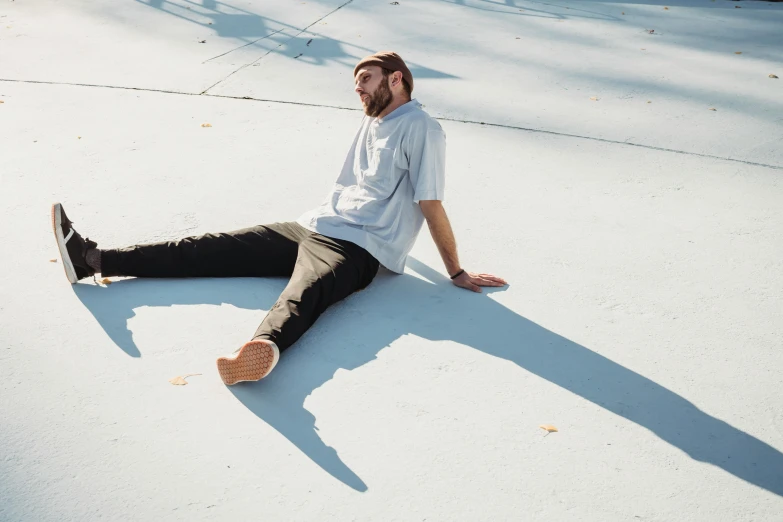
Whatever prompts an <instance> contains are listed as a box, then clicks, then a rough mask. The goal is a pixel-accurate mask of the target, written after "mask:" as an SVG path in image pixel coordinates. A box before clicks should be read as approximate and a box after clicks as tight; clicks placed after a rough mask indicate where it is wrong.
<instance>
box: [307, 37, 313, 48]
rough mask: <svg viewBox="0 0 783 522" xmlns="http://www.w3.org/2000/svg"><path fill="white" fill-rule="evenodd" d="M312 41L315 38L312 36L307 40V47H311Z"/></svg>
mask: <svg viewBox="0 0 783 522" xmlns="http://www.w3.org/2000/svg"><path fill="white" fill-rule="evenodd" d="M311 43H313V39H312V38H310V39H309V40H308V41H307V47H310V44H311Z"/></svg>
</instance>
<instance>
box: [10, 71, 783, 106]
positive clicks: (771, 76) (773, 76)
mask: <svg viewBox="0 0 783 522" xmlns="http://www.w3.org/2000/svg"><path fill="white" fill-rule="evenodd" d="M769 77H770V78H777V76H776V75H774V74H770V75H769ZM0 103H3V102H1V101H0Z"/></svg>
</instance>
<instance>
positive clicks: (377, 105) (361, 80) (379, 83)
mask: <svg viewBox="0 0 783 522" xmlns="http://www.w3.org/2000/svg"><path fill="white" fill-rule="evenodd" d="M389 79H390V76H389V77H384V76H383V70H382V69H381V68H380V67H378V66H377V65H370V66H368V67H362V68H361V69H359V72H358V73H357V74H356V78H355V81H356V87H355V88H354V90H355V91H356V94H358V95H359V97H360V98H361V100H362V106H363V107H364V113H365V114H366V115H367V116H370V117H371V118H376V117H377V116H378V115H379V114H380V113H382V112H383V110H384V109H385V108H386V107H388V106H389V104H390V103H391V102H392V99H393V96H392V92H391V89H390V88H389Z"/></svg>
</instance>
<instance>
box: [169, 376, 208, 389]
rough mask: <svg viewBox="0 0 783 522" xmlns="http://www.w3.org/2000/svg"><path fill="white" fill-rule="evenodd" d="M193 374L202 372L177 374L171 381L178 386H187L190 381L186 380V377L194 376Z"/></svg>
mask: <svg viewBox="0 0 783 522" xmlns="http://www.w3.org/2000/svg"><path fill="white" fill-rule="evenodd" d="M193 375H201V374H200V373H188V374H186V375H177V376H176V377H174V378H173V379H169V382H170V383H171V384H174V385H176V386H185V385H186V384H187V383H188V381H186V380H185V379H187V378H188V377H192V376H193Z"/></svg>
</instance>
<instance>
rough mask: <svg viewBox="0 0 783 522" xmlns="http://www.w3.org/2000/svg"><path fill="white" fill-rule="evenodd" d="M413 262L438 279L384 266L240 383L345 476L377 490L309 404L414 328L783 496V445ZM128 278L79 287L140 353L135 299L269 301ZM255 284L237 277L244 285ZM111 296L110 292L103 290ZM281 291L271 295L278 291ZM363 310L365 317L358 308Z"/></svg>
mask: <svg viewBox="0 0 783 522" xmlns="http://www.w3.org/2000/svg"><path fill="white" fill-rule="evenodd" d="M408 267H409V268H411V269H412V270H413V271H415V272H416V273H418V274H419V275H421V276H422V277H424V278H425V279H427V280H423V279H419V278H417V277H414V276H410V275H402V276H391V275H379V276H378V278H377V279H376V281H375V282H374V283H373V284H372V285H371V286H370V287H369V288H368V289H367V290H365V291H363V292H360V293H358V294H355V295H353V296H351V297H350V298H349V299H348V300H350V306H351V308H352V309H355V310H358V311H360V312H353V313H352V315H351V316H350V317H346V316H345V315H343V314H341V313H340V311H341V310H340V309H341V308H344V307H345V303H346V302H343V303H338V304H337V305H335V306H334V307H332V308H331V309H330V310H328V311H327V312H326V313H325V314H324V316H323V317H322V318H321V319H319V322H318V323H317V324H316V325H315V326H314V328H313V329H311V330H310V331H309V332H308V333H307V334H305V336H309V335H318V330H319V326H324V323H326V326H327V327H329V326H331V325H329V324H328V322H331V321H334V325H335V326H339V327H340V328H341V329H343V330H344V331H345V332H346V335H341V336H340V337H338V338H322V339H319V341H318V343H303V346H297V345H294V346H293V347H291V348H290V349H289V350H287V351H286V352H285V353H284V355H283V357H281V359H280V363H279V364H278V365H277V367H276V368H275V371H274V372H272V374H270V376H269V377H267V378H266V379H264V380H262V381H260V382H257V383H244V384H240V385H237V386H233V387H231V388H230V390H231V392H232V393H233V394H234V395H235V396H236V398H237V399H239V400H240V401H241V402H242V404H244V405H245V406H246V407H247V408H248V409H249V410H250V411H252V412H253V413H254V414H255V415H257V416H258V417H259V418H261V419H262V420H264V421H265V422H266V423H268V424H269V425H270V426H272V427H273V428H275V429H276V430H277V431H278V432H279V433H280V434H281V435H283V436H284V437H286V438H287V439H288V440H289V441H291V442H292V443H293V444H294V445H296V446H297V447H298V448H299V449H300V450H301V451H302V452H303V453H304V454H305V455H307V456H308V457H309V458H310V459H312V460H313V462H315V463H316V464H318V465H319V466H320V467H321V468H322V469H324V470H325V471H326V472H327V473H329V474H331V475H332V476H333V477H335V478H336V479H338V480H340V481H342V482H343V483H345V484H346V485H348V486H350V487H351V488H353V489H355V490H358V491H366V490H367V486H366V484H365V483H364V482H363V481H362V480H361V478H359V477H358V476H357V475H356V474H355V473H354V472H353V471H352V470H351V469H350V468H349V467H348V466H347V465H346V464H345V463H343V461H342V460H341V459H340V457H339V455H338V453H337V451H336V450H335V449H334V448H332V447H330V446H328V445H326V444H325V443H324V442H323V441H322V440H321V438H320V437H319V435H318V432H317V431H316V429H315V417H314V416H313V415H312V414H311V413H310V412H309V411H307V410H306V409H305V408H304V402H305V399H306V398H307V397H308V396H309V395H310V394H311V393H312V392H313V391H314V390H316V389H317V388H319V387H320V386H321V385H323V384H324V383H326V382H328V381H329V380H330V379H332V377H333V376H334V374H335V372H336V371H337V370H339V369H347V370H351V369H354V368H358V367H360V366H362V365H363V364H366V363H367V362H369V361H372V360H373V359H374V358H375V357H376V356H377V354H378V352H379V351H380V350H381V349H383V348H384V347H386V346H389V345H390V344H391V343H392V342H393V341H394V340H396V339H398V338H399V337H400V336H402V335H405V334H414V335H416V336H418V337H422V338H425V339H429V340H433V341H434V340H450V341H454V342H457V343H460V344H464V345H466V346H470V347H472V348H475V349H476V350H480V351H482V352H484V353H486V354H489V355H493V356H495V357H500V358H502V359H506V360H508V361H511V362H513V363H515V364H516V365H518V366H519V367H520V368H522V369H524V370H527V371H529V372H531V373H533V374H535V375H537V376H539V377H541V378H543V379H546V380H548V381H550V382H552V383H553V384H556V385H558V386H560V387H561V388H564V389H566V390H568V391H570V392H572V393H574V394H576V395H578V396H580V397H583V398H584V399H586V400H588V401H590V402H592V403H594V404H597V405H599V406H601V407H602V408H604V409H606V410H608V411H610V412H612V413H614V414H616V415H619V416H620V417H623V418H625V419H628V420H630V421H632V422H634V423H636V424H638V425H640V426H643V427H644V428H646V429H648V430H649V431H651V432H652V433H654V434H655V435H657V436H658V437H659V438H661V439H662V440H664V441H666V442H668V443H669V444H671V445H673V446H675V447H676V448H679V449H680V450H682V451H683V452H685V453H686V454H688V455H689V456H690V457H691V458H693V459H696V460H698V461H700V462H705V463H709V464H712V465H714V466H717V467H719V468H721V469H723V470H725V471H727V472H728V473H731V474H732V475H734V476H736V477H737V478H740V479H742V480H744V481H746V482H749V483H751V484H754V485H756V486H758V487H761V488H764V489H766V490H767V491H770V492H772V493H775V494H777V495H781V496H783V453H781V452H780V451H778V450H777V449H775V448H773V447H772V446H770V445H768V444H766V443H764V442H762V441H760V440H758V439H757V438H755V437H753V436H751V435H749V434H747V433H745V432H743V431H741V430H739V429H737V428H734V427H733V426H731V425H729V424H727V423H725V422H723V421H722V420H720V419H716V418H714V417H712V416H710V415H708V414H707V413H705V412H703V411H701V410H699V409H698V408H697V407H696V406H694V405H693V404H691V403H690V402H688V401H687V400H686V399H684V398H683V397H680V396H679V395H677V394H676V393H674V392H672V391H670V390H668V389H666V388H664V387H663V386H660V385H658V384H656V383H655V382H653V381H651V380H649V379H647V378H646V377H644V376H642V375H639V374H638V373H636V372H633V371H631V370H629V369H627V368H625V367H623V366H621V365H619V364H617V363H615V362H612V361H611V360H609V359H607V358H605V357H603V356H601V355H599V354H598V353H596V352H594V351H592V350H590V349H588V348H586V347H584V346H581V345H579V344H577V343H575V342H572V341H569V340H568V339H566V338H564V337H562V336H560V335H557V334H556V333H554V332H551V331H549V330H547V329H546V328H543V327H541V326H539V325H537V324H536V323H534V322H532V321H529V320H527V319H525V318H524V317H521V316H520V315H518V314H516V313H515V312H513V311H512V310H510V309H508V308H506V307H505V306H503V305H502V304H500V303H498V302H496V301H495V300H493V299H490V298H488V297H487V296H486V295H479V294H472V293H469V292H467V291H465V290H462V289H458V288H456V287H453V286H451V285H450V283H449V281H448V279H446V278H445V276H443V275H441V274H440V273H438V272H436V271H435V270H433V269H431V268H430V267H428V266H426V265H424V264H423V263H421V262H419V261H417V260H415V259H413V258H409V259H408ZM120 284H122V285H123V287H124V286H127V287H128V288H129V289H130V288H132V287H134V286H136V287H138V288H139V290H130V295H131V296H132V297H131V298H128V297H124V296H117V297H115V298H114V299H113V298H112V296H111V294H115V292H101V291H100V290H103V289H97V290H98V291H96V290H90V288H91V287H87V286H86V285H85V288H84V289H79V288H78V287H79V286H81V285H76V287H77V288H76V292H77V295H79V298H80V299H81V300H82V301H83V302H84V304H85V305H86V306H87V307H88V308H89V309H90V310H91V311H93V313H94V314H95V317H96V319H97V320H98V322H99V323H101V325H102V326H103V327H104V329H106V331H107V333H109V335H110V336H111V337H112V339H114V340H115V342H117V344H119V345H120V346H121V347H122V348H123V349H124V350H125V351H126V352H128V353H129V354H131V355H137V354H138V349H135V345H133V342H132V340H130V341H129V339H130V335H129V334H128V335H120V333H119V326H120V322H124V321H125V318H127V317H130V316H132V314H133V312H132V310H128V309H127V308H126V307H127V306H128V305H130V306H133V307H135V306H143V305H150V304H153V305H154V304H157V305H163V306H166V305H172V304H188V303H193V304H196V303H215V304H217V303H220V302H228V303H231V304H234V305H236V306H241V307H243V308H245V307H246V308H257V307H259V305H260V304H263V301H264V299H261V298H259V297H258V295H257V294H258V293H259V292H258V290H257V289H255V290H251V291H247V290H242V291H241V292H240V293H241V294H242V295H241V296H240V297H239V299H238V300H236V299H233V298H232V297H230V296H227V297H228V300H223V299H215V298H214V296H215V292H216V290H218V289H219V287H218V286H217V285H225V284H226V282H225V281H221V280H209V283H207V284H208V286H207V287H206V288H207V292H206V294H207V296H206V297H207V298H206V299H205V298H204V297H205V295H204V292H203V290H204V289H203V288H200V285H195V286H194V285H193V282H192V281H190V282H188V283H185V282H175V281H168V282H165V283H162V282H158V283H157V285H159V286H166V287H167V288H165V289H163V288H161V290H160V291H155V290H153V286H152V285H153V284H155V282H150V281H139V280H137V281H126V282H121V283H119V284H116V286H120ZM113 286H115V285H113ZM247 286H248V285H243V286H237V287H235V290H239V289H240V288H247ZM271 286H272V287H275V288H272V287H270V288H269V290H270V292H274V291H278V290H279V289H277V288H276V287H277V286H278V285H277V283H273V284H272V285H271ZM222 288H223V289H225V286H222ZM280 289H282V284H281V286H280ZM117 290H119V289H117ZM117 293H119V292H117ZM150 293H152V295H150ZM99 294H103V295H102V296H101V297H100V298H99V297H98V296H99ZM104 296H105V297H104ZM144 297H147V298H148V299H144ZM235 297H236V296H235ZM348 300H347V301H348ZM269 301H270V305H271V301H274V298H271V299H269ZM117 305H120V306H119V309H117ZM357 313H361V315H360V316H359V317H357ZM328 329H330V330H333V328H328ZM305 338H306V337H305ZM130 346H133V347H134V348H133V349H131V348H130ZM297 348H299V349H297ZM134 350H135V353H134Z"/></svg>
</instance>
